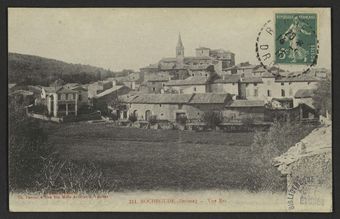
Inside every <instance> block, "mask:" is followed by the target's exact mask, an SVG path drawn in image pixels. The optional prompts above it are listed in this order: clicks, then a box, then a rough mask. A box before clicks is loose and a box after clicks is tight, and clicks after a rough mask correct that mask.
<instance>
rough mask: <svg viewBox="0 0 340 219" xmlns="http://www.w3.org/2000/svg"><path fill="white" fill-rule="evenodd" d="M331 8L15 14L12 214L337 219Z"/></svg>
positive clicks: (11, 18)
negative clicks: (309, 216) (332, 218)
mask: <svg viewBox="0 0 340 219" xmlns="http://www.w3.org/2000/svg"><path fill="white" fill-rule="evenodd" d="M331 46H332V45H331V11H330V8H9V9H8V48H9V51H8V120H9V127H8V129H9V137H8V139H9V142H8V151H9V154H8V156H9V207H10V211H13V212H22V211H25V212H30V211H39V212H45V211H47V212H48V211H53V212H58V211H65V212H67V211H87V212H88V211H108V212H111V211H112V212H115V211H119V212H122V211H123V212H124V211H129V212H332V211H333V207H332V206H333V200H332V184H333V182H332V105H331V104H332V99H331V98H332V95H331V80H332V69H331V64H332V63H331V62H332V61H331V60H332V57H331Z"/></svg>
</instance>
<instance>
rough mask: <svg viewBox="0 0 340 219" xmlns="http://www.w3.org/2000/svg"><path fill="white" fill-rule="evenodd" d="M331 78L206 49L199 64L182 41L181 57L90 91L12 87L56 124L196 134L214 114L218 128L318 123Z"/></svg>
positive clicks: (57, 85)
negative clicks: (322, 88) (324, 86)
mask: <svg viewBox="0 0 340 219" xmlns="http://www.w3.org/2000/svg"><path fill="white" fill-rule="evenodd" d="M329 76H330V72H329V71H328V70H327V69H320V68H314V69H311V70H310V71H308V72H307V73H301V72H284V71H283V70H281V69H278V68H272V69H271V70H270V71H267V70H266V69H265V68H263V67H262V66H260V65H253V64H250V63H249V62H244V63H239V64H236V63H235V54H234V53H233V52H231V51H228V50H224V49H211V48H207V47H199V48H197V49H196V56H192V57H190V56H185V48H184V44H183V42H182V39H181V36H180V35H179V36H178V42H177V45H176V48H175V56H174V57H168V58H162V59H161V60H159V61H158V62H156V63H153V64H150V65H147V66H145V67H142V68H140V71H139V72H132V73H130V74H126V75H124V76H119V77H108V78H105V79H103V80H100V81H96V82H93V83H90V84H80V83H65V82H64V81H62V80H57V81H55V82H54V83H52V84H51V85H50V86H48V87H46V86H27V88H25V89H22V88H20V87H18V86H16V85H15V84H9V96H10V97H13V98H16V99H19V100H20V101H22V102H23V103H24V104H25V105H26V110H27V114H28V115H30V116H32V117H35V118H39V119H44V120H49V121H56V122H66V121H81V120H101V119H105V120H113V121H118V122H119V124H125V125H126V124H130V125H131V124H134V125H133V126H136V127H149V126H150V124H152V125H154V124H162V123H167V124H182V126H183V127H184V128H192V127H195V126H205V125H207V119H206V118H207V115H208V114H210V117H211V116H212V115H211V114H215V116H217V117H218V119H217V121H216V119H215V121H216V122H215V123H217V124H218V125H219V126H223V125H225V126H228V125H232V124H238V125H248V126H249V125H254V124H262V125H263V124H268V123H270V122H272V121H274V120H275V119H281V120H302V121H309V122H313V121H317V120H318V118H319V115H318V114H317V112H316V110H315V108H314V106H313V99H312V97H313V93H314V92H313V91H314V90H315V89H316V88H317V86H318V82H319V81H321V80H324V79H326V78H327V77H329ZM159 127H160V126H159Z"/></svg>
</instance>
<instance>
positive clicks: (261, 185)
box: [245, 122, 315, 192]
mask: <svg viewBox="0 0 340 219" xmlns="http://www.w3.org/2000/svg"><path fill="white" fill-rule="evenodd" d="M314 128H315V127H314V126H311V125H305V124H302V123H293V122H274V123H273V125H272V126H271V127H270V129H269V131H268V132H256V133H255V135H254V140H253V144H252V145H251V150H252V158H251V163H252V164H253V165H252V166H251V167H250V168H249V170H248V178H247V180H246V182H245V184H246V187H247V188H248V189H249V190H251V191H272V192H273V191H278V190H280V191H283V190H285V189H286V184H285V178H283V177H281V175H280V172H279V171H278V170H277V169H276V168H275V167H274V166H273V165H272V161H273V159H274V158H275V157H278V156H280V155H281V154H282V153H284V152H286V151H287V150H288V149H289V148H290V147H292V146H294V145H295V144H296V143H297V142H299V141H300V140H301V139H303V138H304V137H305V136H306V135H308V134H309V133H310V132H311V131H312V130H313V129H314Z"/></svg>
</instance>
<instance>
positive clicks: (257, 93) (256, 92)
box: [254, 89, 259, 97]
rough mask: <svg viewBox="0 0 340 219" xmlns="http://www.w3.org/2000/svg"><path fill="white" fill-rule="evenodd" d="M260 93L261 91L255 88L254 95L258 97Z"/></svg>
mask: <svg viewBox="0 0 340 219" xmlns="http://www.w3.org/2000/svg"><path fill="white" fill-rule="evenodd" d="M258 95H259V91H258V90H257V89H255V90H254V96H255V97H257V96H258Z"/></svg>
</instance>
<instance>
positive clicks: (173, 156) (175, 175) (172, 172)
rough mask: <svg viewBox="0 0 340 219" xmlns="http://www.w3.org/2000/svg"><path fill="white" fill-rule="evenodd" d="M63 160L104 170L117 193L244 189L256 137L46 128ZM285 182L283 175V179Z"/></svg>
mask: <svg viewBox="0 0 340 219" xmlns="http://www.w3.org/2000/svg"><path fill="white" fill-rule="evenodd" d="M46 130H47V131H48V133H49V138H48V139H49V140H48V143H49V144H51V145H53V148H54V149H55V150H56V151H57V152H58V153H59V154H60V156H61V158H63V159H66V160H72V161H77V162H89V161H90V162H93V163H95V164H96V165H99V166H100V167H101V169H102V170H103V173H104V175H105V176H106V177H107V178H108V179H109V182H110V185H111V186H112V190H115V191H126V190H129V191H131V190H132V191H135V190H144V191H145V190H146V191H147V190H188V191H190V190H205V189H223V190H225V189H227V190H228V189H244V188H247V184H249V178H251V177H250V176H249V175H248V171H247V170H248V169H249V167H251V166H252V165H253V164H252V163H251V161H250V160H251V159H250V158H251V156H252V153H251V150H250V145H251V144H252V142H253V136H254V133H251V132H247V133H224V132H194V131H176V130H149V129H136V128H122V127H115V126H113V125H112V124H109V123H101V124H89V123H74V124H60V125H52V126H49V127H46ZM278 177H279V176H278Z"/></svg>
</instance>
